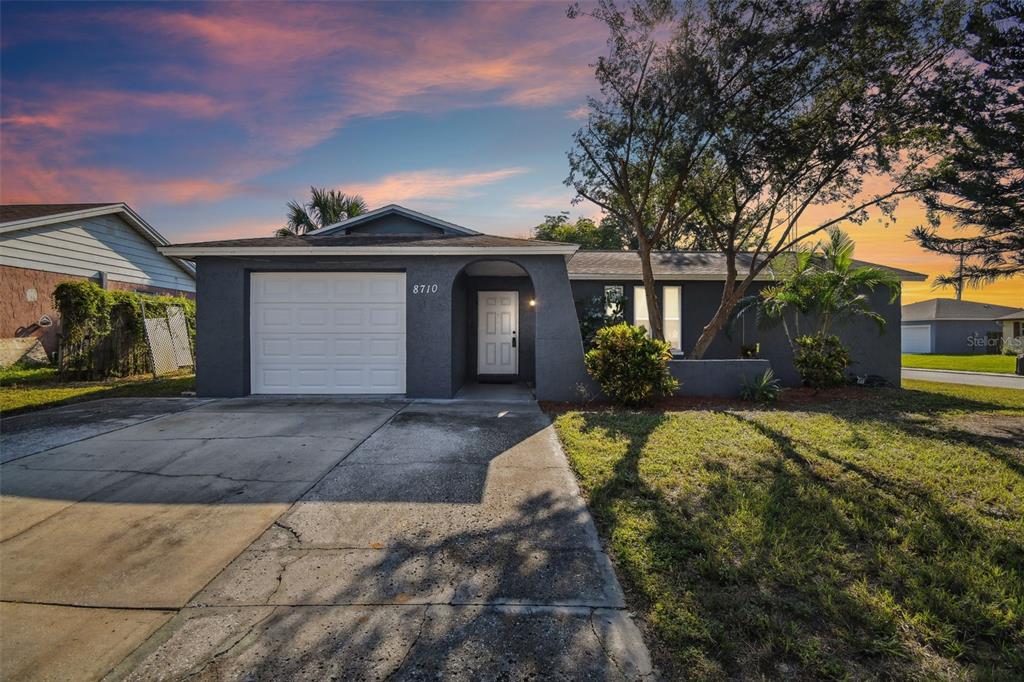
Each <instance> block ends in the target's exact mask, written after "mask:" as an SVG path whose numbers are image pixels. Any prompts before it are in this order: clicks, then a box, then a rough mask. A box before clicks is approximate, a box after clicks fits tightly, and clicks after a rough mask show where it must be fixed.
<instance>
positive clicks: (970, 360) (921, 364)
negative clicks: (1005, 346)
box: [903, 353, 1017, 374]
mask: <svg viewBox="0 0 1024 682" xmlns="http://www.w3.org/2000/svg"><path fill="white" fill-rule="evenodd" d="M1016 363H1017V359H1016V358H1015V357H1014V356H1012V355H983V354H975V355H923V354H922V355H919V354H915V353H904V354H903V366H904V367H914V368H917V369H958V370H960V371H962V372H998V373H1000V374H1013V372H1014V369H1015V368H1016V366H1017V365H1016Z"/></svg>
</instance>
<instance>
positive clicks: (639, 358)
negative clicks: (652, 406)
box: [584, 323, 679, 406]
mask: <svg viewBox="0 0 1024 682" xmlns="http://www.w3.org/2000/svg"><path fill="white" fill-rule="evenodd" d="M671 359H672V352H671V351H670V350H669V345H668V344H667V343H666V342H664V341H659V340H658V339H652V338H651V337H650V336H648V335H647V330H645V329H644V328H643V327H634V326H633V325H630V324H626V323H621V324H616V325H612V326H610V327H605V328H603V329H600V330H598V332H597V336H596V339H595V342H594V347H593V348H592V349H591V350H590V351H588V352H587V354H586V356H584V360H585V362H586V366H587V372H589V373H590V376H592V377H593V378H594V380H595V381H596V382H597V384H598V385H599V386H600V387H601V390H602V391H604V393H605V395H607V396H608V397H609V398H611V399H612V400H614V401H616V402H618V403H622V404H623V405H628V406H638V405H646V404H649V403H651V402H653V401H654V400H655V399H656V398H659V397H662V396H666V395H671V394H672V393H673V392H674V391H675V390H676V388H677V387H678V386H679V382H678V381H676V379H675V378H674V377H673V376H672V374H671V373H670V372H669V366H668V363H669V360H671Z"/></svg>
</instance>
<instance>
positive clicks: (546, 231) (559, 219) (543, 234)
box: [533, 211, 624, 250]
mask: <svg viewBox="0 0 1024 682" xmlns="http://www.w3.org/2000/svg"><path fill="white" fill-rule="evenodd" d="M533 236H534V238H535V239H543V240H545V241H552V242H568V243H570V244H579V245H580V246H581V247H583V248H584V249H612V250H619V249H622V248H623V244H624V238H623V234H622V233H621V232H619V231H618V230H616V229H615V228H614V226H612V225H611V224H610V223H606V222H605V221H603V220H602V221H601V222H600V223H595V222H594V221H593V220H591V219H590V218H586V217H580V218H577V219H576V221H575V222H570V221H569V212H568V211H562V212H561V213H559V214H558V215H549V216H544V222H543V223H541V224H540V225H537V226H536V227H535V228H533Z"/></svg>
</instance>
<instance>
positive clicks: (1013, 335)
mask: <svg viewBox="0 0 1024 682" xmlns="http://www.w3.org/2000/svg"><path fill="white" fill-rule="evenodd" d="M997 319H998V321H999V322H1002V323H1003V341H1004V342H1006V341H1008V340H1010V339H1024V309H1021V310H1018V311H1016V312H1013V313H1010V314H1009V315H1003V316H1002V317H1000V318H997Z"/></svg>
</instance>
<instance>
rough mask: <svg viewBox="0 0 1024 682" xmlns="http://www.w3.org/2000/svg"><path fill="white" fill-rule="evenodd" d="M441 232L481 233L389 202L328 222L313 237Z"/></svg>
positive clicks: (448, 233) (441, 233) (440, 233)
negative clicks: (330, 223) (328, 223)
mask: <svg viewBox="0 0 1024 682" xmlns="http://www.w3.org/2000/svg"><path fill="white" fill-rule="evenodd" d="M355 233H360V234H438V235H470V234H480V233H479V232H476V231H475V230H471V229H469V228H468V227H462V226H461V225H456V224H455V223H449V222H448V221H446V220H441V219H440V218H434V217H433V216H428V215H427V214H425V213H420V212H418V211H413V210H412V209H408V208H405V207H404V206H399V205H398V204H388V205H387V206H382V207H381V208H377V209H374V210H372V211H367V212H366V213H363V214H362V215H357V216H355V217H353V218H348V219H347V220H342V221H341V222H339V223H334V224H333V225H327V226H326V227H322V228H320V229H319V230H316V231H315V232H313V233H310V235H309V236H310V237H313V238H317V237H325V236H338V235H342V234H355Z"/></svg>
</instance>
